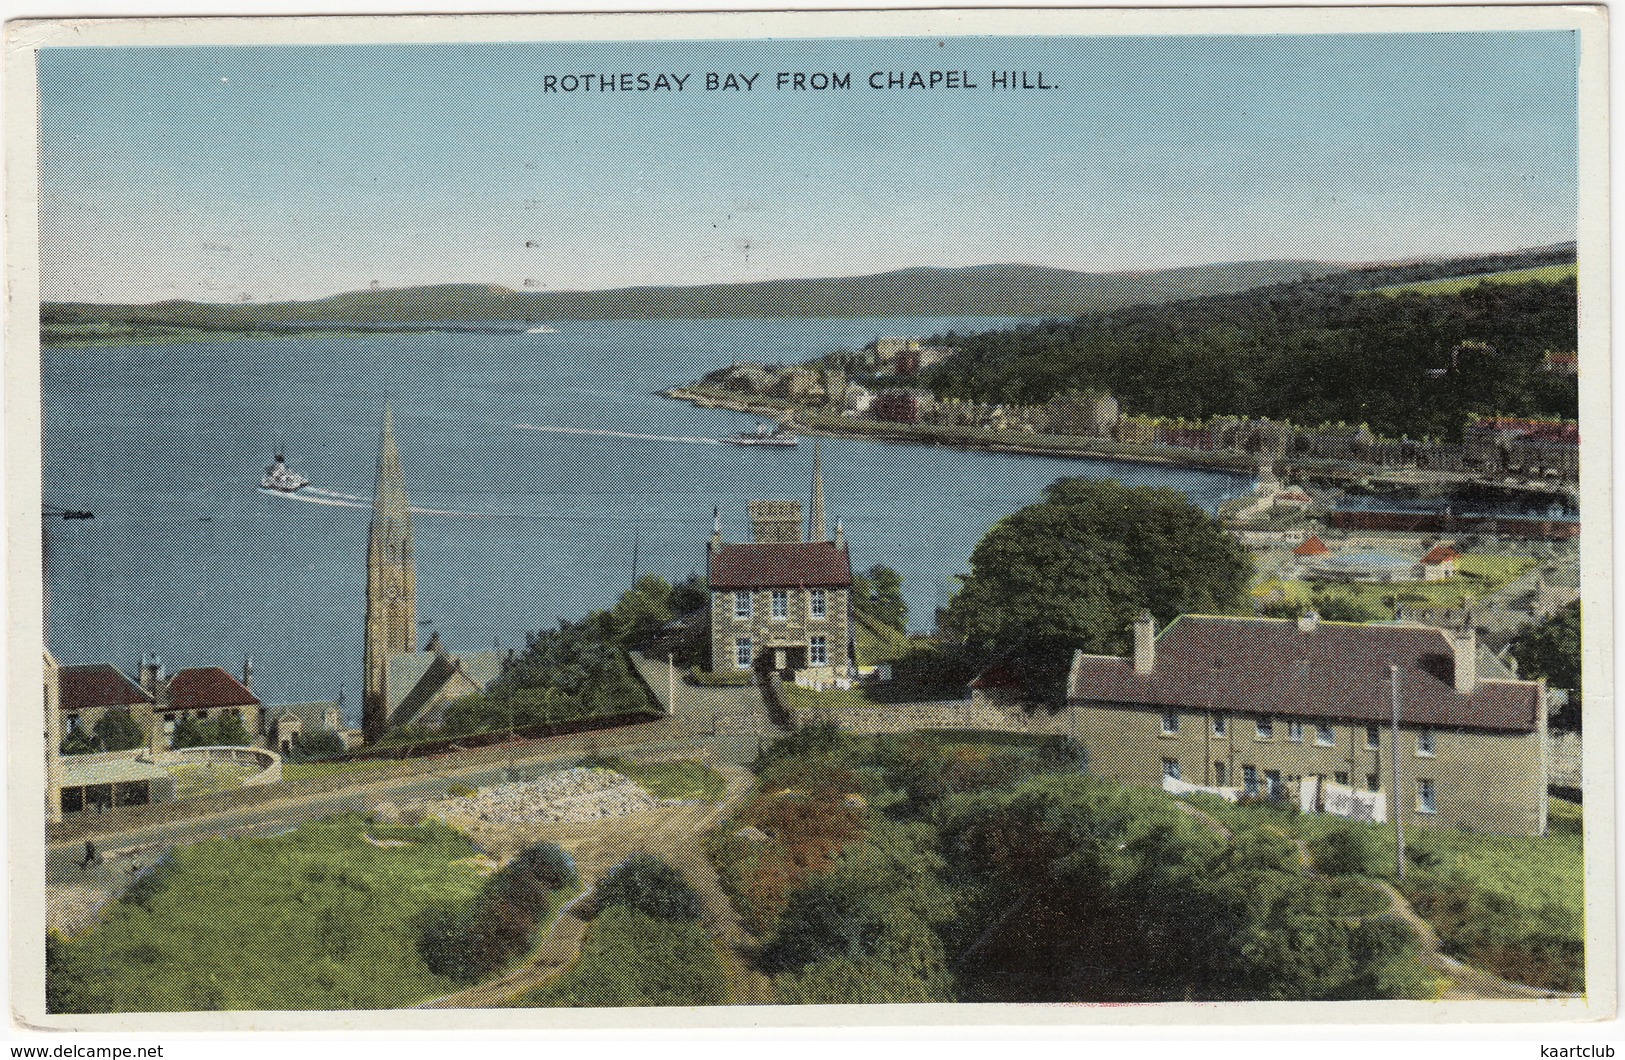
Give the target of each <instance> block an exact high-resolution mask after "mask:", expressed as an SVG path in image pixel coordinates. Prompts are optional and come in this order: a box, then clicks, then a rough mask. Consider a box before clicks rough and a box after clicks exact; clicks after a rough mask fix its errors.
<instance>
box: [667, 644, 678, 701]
mask: <svg viewBox="0 0 1625 1060" xmlns="http://www.w3.org/2000/svg"><path fill="white" fill-rule="evenodd" d="M666 713H667V714H676V713H677V661H676V658H675V657H674V656H673V655H672V653H671V652H667V653H666Z"/></svg>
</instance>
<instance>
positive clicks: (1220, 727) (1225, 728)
mask: <svg viewBox="0 0 1625 1060" xmlns="http://www.w3.org/2000/svg"><path fill="white" fill-rule="evenodd" d="M1229 732H1230V720H1229V719H1228V718H1226V717H1225V716H1224V715H1223V714H1215V715H1213V735H1215V736H1226V735H1228V734H1229Z"/></svg>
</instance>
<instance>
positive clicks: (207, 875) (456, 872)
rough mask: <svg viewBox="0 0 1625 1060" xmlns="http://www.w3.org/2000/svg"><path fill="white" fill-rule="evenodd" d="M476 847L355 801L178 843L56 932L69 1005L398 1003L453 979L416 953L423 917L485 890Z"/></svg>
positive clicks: (173, 1007)
mask: <svg viewBox="0 0 1625 1060" xmlns="http://www.w3.org/2000/svg"><path fill="white" fill-rule="evenodd" d="M380 831H383V832H385V833H387V835H385V836H380V834H379V833H380ZM368 835H371V836H372V838H374V839H381V838H387V839H393V840H399V841H404V842H405V843H406V844H407V845H405V846H390V847H378V846H375V845H373V844H372V843H369V842H367V841H366V838H365V837H366V836H368ZM472 854H473V848H472V847H471V846H470V845H469V843H468V841H467V840H466V839H465V838H463V837H462V836H461V835H458V834H457V833H455V832H453V831H451V830H450V829H447V828H445V827H442V826H439V825H425V826H423V827H421V828H401V827H399V826H393V827H388V828H381V827H380V826H374V825H371V824H369V823H368V821H367V820H366V819H365V818H361V817H357V816H353V815H347V816H342V817H334V818H328V819H324V820H320V821H310V822H306V823H305V824H302V825H300V826H299V827H298V828H297V829H295V830H294V831H292V832H290V833H288V834H286V835H281V836H275V837H271V838H263V839H262V838H231V839H214V840H210V841H209V842H206V843H199V844H197V845H195V846H189V847H179V848H177V849H175V850H174V851H173V852H172V853H171V854H170V856H169V859H168V861H167V863H166V864H163V865H160V867H159V868H158V870H157V871H156V872H154V873H153V875H152V876H150V877H148V878H147V879H146V880H144V881H142V882H140V883H138V884H137V885H136V886H135V887H133V888H131V890H130V892H128V893H127V894H126V895H125V898H124V899H123V900H122V901H120V902H119V903H117V904H116V905H114V906H113V907H112V908H111V911H110V912H109V913H108V914H107V916H106V918H105V920H104V921H103V923H101V924H100V925H98V926H97V927H95V928H93V929H91V930H90V931H88V932H86V933H85V934H83V935H81V936H79V937H77V938H75V939H73V940H71V941H69V942H67V943H65V944H64V946H63V949H64V951H65V954H66V957H65V960H66V962H67V967H69V968H70V969H77V970H78V972H77V974H69V975H68V976H67V978H66V981H65V982H63V983H59V984H58V985H59V986H63V987H68V988H71V989H69V990H68V991H67V996H68V997H69V998H70V999H71V1000H70V1001H69V1002H68V1003H67V1005H66V1006H65V1007H64V1011H90V1012H178V1011H197V1010H208V1009H230V1010H241V1009H349V1008H361V1009H367V1008H396V1007H401V1006H405V1005H410V1004H413V1003H414V1002H417V1001H420V1000H422V999H424V998H428V997H436V996H440V995H443V994H448V993H451V992H452V991H453V990H455V989H457V987H458V984H457V983H456V982H454V981H452V980H450V979H447V978H444V977H442V976H437V975H434V974H433V973H431V972H430V971H429V970H428V968H426V967H425V966H424V964H423V961H422V960H421V959H420V958H419V956H418V953H417V943H418V939H419V935H420V931H421V925H420V922H419V920H420V917H421V916H422V914H423V913H424V911H425V910H426V909H428V908H429V907H430V906H435V905H444V904H450V903H455V902H459V901H464V900H467V899H471V898H472V897H473V896H474V895H475V894H476V893H477V892H478V891H479V890H480V887H481V885H482V884H483V883H484V877H483V876H481V875H480V874H479V873H478V872H477V871H476V869H475V868H474V866H473V865H472V864H471V863H470V862H469V861H468V860H467V859H468V858H470V856H471V855H472Z"/></svg>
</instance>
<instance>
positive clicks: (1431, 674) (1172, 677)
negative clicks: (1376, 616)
mask: <svg viewBox="0 0 1625 1060" xmlns="http://www.w3.org/2000/svg"><path fill="white" fill-rule="evenodd" d="M1392 667H1397V668H1398V673H1399V677H1398V686H1399V698H1400V704H1401V712H1400V719H1399V725H1398V726H1397V729H1398V740H1397V747H1396V740H1395V726H1394V725H1393V698H1392V696H1393V678H1392V669H1391V668H1392ZM1067 703H1068V705H1069V706H1070V707H1072V708H1074V709H1075V710H1076V711H1077V712H1078V715H1079V716H1078V717H1077V718H1076V719H1075V724H1076V727H1077V732H1078V736H1079V738H1080V739H1081V740H1082V741H1083V743H1084V744H1085V746H1086V747H1087V748H1088V753H1089V763H1090V769H1091V771H1092V772H1093V773H1095V774H1096V775H1098V776H1102V777H1108V778H1111V779H1114V780H1116V781H1118V782H1120V783H1124V784H1135V785H1140V786H1144V787H1161V786H1163V781H1164V778H1168V779H1169V780H1172V781H1179V782H1183V783H1189V784H1197V785H1204V786H1213V787H1220V788H1225V787H1230V788H1235V789H1239V791H1240V792H1241V793H1242V794H1252V795H1257V796H1271V795H1273V796H1276V797H1280V798H1293V797H1295V795H1296V794H1297V791H1298V789H1299V787H1300V785H1303V784H1305V783H1306V782H1308V781H1309V780H1310V778H1313V780H1314V781H1315V782H1316V783H1315V786H1316V787H1319V788H1323V787H1324V785H1327V784H1337V785H1343V786H1345V787H1352V788H1354V789H1357V790H1364V791H1369V792H1378V793H1382V794H1383V795H1384V796H1385V799H1386V802H1387V804H1388V805H1389V806H1392V807H1395V808H1396V809H1397V811H1398V812H1399V813H1400V814H1402V815H1403V820H1404V823H1405V824H1406V825H1407V826H1409V825H1412V824H1416V825H1426V826H1449V827H1456V828H1462V829H1468V830H1472V831H1480V832H1492V833H1500V834H1508V835H1540V834H1543V833H1544V832H1545V830H1546V789H1547V764H1546V757H1545V744H1546V692H1545V688H1544V685H1543V683H1541V682H1536V681H1521V680H1516V679H1510V678H1508V677H1506V676H1504V671H1500V672H1493V673H1489V672H1483V670H1482V668H1481V666H1480V653H1479V651H1478V644H1477V636H1476V633H1475V632H1474V631H1473V630H1472V629H1471V628H1470V627H1469V628H1467V629H1465V630H1463V631H1460V632H1457V633H1454V634H1452V633H1447V632H1446V631H1444V630H1442V629H1437V628H1434V627H1430V626H1421V625H1414V624H1408V623H1369V624H1359V623H1343V622H1321V621H1320V620H1319V619H1318V618H1317V617H1316V616H1315V615H1314V614H1313V612H1311V613H1309V614H1306V615H1304V616H1303V617H1301V618H1300V619H1298V620H1296V621H1293V620H1290V619H1266V618H1229V617H1212V616H1198V615H1186V616H1182V617H1180V618H1178V619H1176V620H1175V621H1173V622H1171V623H1170V624H1169V625H1168V627H1167V628H1166V629H1164V630H1163V631H1162V632H1161V634H1160V635H1159V634H1158V632H1157V630H1156V624H1155V621H1154V620H1153V619H1152V617H1151V616H1150V615H1149V614H1143V615H1141V617H1140V619H1139V621H1137V622H1136V623H1135V626H1134V649H1133V653H1132V655H1130V656H1128V657H1115V656H1100V655H1086V654H1084V653H1083V652H1078V653H1077V654H1076V655H1075V656H1074V658H1073V662H1072V669H1071V673H1070V675H1069V677H1068V686H1067ZM1396 752H1397V753H1396ZM1396 760H1397V764H1398V769H1399V784H1398V793H1397V797H1396V795H1395V791H1394V768H1395V763H1396Z"/></svg>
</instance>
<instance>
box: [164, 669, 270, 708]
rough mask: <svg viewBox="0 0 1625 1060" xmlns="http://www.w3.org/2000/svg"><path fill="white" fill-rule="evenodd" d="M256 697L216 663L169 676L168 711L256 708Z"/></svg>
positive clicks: (257, 702) (258, 703)
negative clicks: (215, 664)
mask: <svg viewBox="0 0 1625 1060" xmlns="http://www.w3.org/2000/svg"><path fill="white" fill-rule="evenodd" d="M259 705H260V700H259V697H258V696H256V695H255V694H254V693H252V692H250V691H249V690H248V689H246V688H244V687H243V684H242V682H241V681H239V680H237V679H236V678H235V677H233V676H231V675H230V674H228V673H227V672H226V671H224V670H222V669H220V667H218V666H201V667H198V668H197V669H193V670H180V671H178V672H176V674H175V676H174V677H171V678H170V679H169V704H168V707H167V709H169V710H210V709H213V708H216V707H257V706H259Z"/></svg>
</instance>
